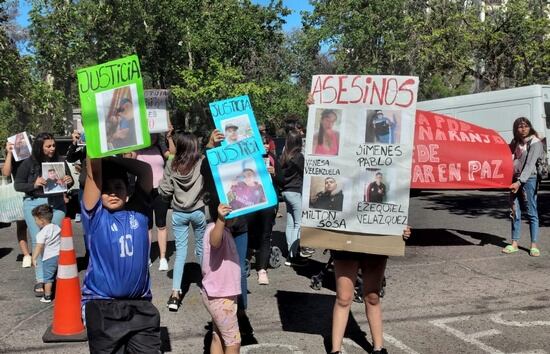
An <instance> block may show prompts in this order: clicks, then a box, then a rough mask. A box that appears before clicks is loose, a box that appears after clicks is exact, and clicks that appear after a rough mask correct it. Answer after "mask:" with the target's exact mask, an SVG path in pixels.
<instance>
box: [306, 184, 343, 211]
mask: <svg viewBox="0 0 550 354" xmlns="http://www.w3.org/2000/svg"><path fill="white" fill-rule="evenodd" d="M345 180H346V179H345V178H341V177H332V176H329V177H324V176H312V177H311V181H310V187H309V188H310V191H309V208H311V209H323V210H332V211H342V210H343V207H344V185H345V184H346V181H345Z"/></svg>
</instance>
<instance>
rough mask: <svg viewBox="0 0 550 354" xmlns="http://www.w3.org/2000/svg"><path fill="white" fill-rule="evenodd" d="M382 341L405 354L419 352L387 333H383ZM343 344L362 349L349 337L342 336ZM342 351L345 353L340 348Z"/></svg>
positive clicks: (416, 353)
mask: <svg viewBox="0 0 550 354" xmlns="http://www.w3.org/2000/svg"><path fill="white" fill-rule="evenodd" d="M384 341H385V342H387V343H389V344H391V345H393V346H394V347H395V348H397V349H401V350H402V351H403V352H405V353H407V354H420V353H418V352H417V351H415V350H414V349H412V348H410V347H408V346H407V345H405V344H404V343H403V342H401V341H400V340H399V339H397V338H395V337H394V336H391V335H389V334H387V333H384ZM343 344H347V345H349V346H352V347H354V348H357V349H361V350H364V349H363V347H361V346H360V345H359V344H357V343H355V342H354V341H352V340H351V339H349V338H344V340H343ZM342 353H345V351H344V350H342Z"/></svg>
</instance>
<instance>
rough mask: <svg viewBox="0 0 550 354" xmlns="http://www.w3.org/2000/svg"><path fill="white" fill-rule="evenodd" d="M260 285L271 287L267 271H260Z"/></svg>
mask: <svg viewBox="0 0 550 354" xmlns="http://www.w3.org/2000/svg"><path fill="white" fill-rule="evenodd" d="M258 284H259V285H269V278H268V277H267V271H266V270H265V269H260V270H259V271H258Z"/></svg>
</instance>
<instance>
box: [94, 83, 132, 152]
mask: <svg viewBox="0 0 550 354" xmlns="http://www.w3.org/2000/svg"><path fill="white" fill-rule="evenodd" d="M96 103H97V105H98V107H97V111H98V113H99V120H100V130H102V134H101V138H102V141H101V147H102V149H101V150H102V151H110V150H116V149H121V148H125V147H129V146H133V145H137V144H141V143H142V141H141V134H138V132H137V130H136V117H139V104H138V100H137V90H136V87H135V85H134V84H132V85H128V86H124V87H119V88H116V89H113V90H108V91H104V92H100V93H98V94H96Z"/></svg>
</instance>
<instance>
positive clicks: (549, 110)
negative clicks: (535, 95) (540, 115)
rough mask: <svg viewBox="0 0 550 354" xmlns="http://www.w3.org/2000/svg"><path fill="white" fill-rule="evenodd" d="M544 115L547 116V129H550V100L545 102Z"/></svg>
mask: <svg viewBox="0 0 550 354" xmlns="http://www.w3.org/2000/svg"><path fill="white" fill-rule="evenodd" d="M544 115H545V118H546V129H550V102H544Z"/></svg>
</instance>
